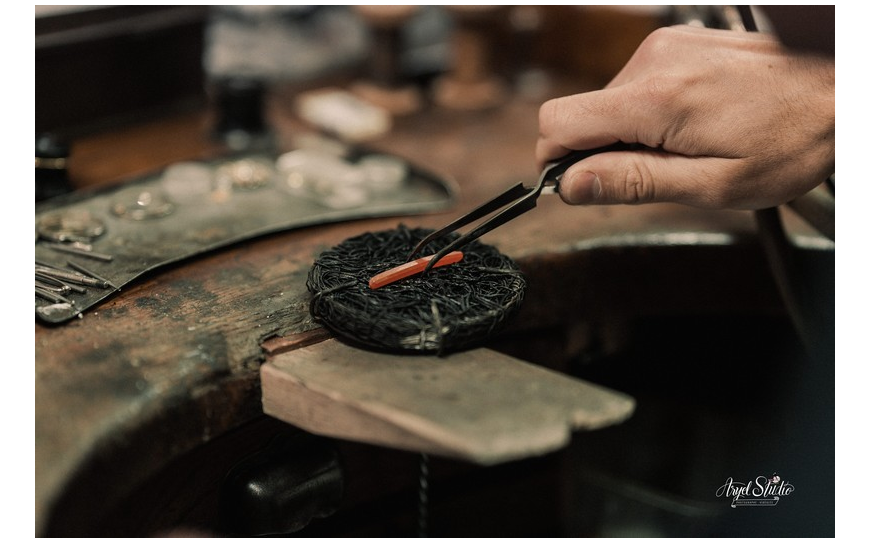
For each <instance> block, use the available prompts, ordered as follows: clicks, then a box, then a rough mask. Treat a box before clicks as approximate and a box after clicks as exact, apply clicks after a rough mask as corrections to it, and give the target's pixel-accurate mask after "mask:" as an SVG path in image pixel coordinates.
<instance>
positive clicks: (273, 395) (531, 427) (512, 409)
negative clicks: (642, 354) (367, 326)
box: [260, 340, 634, 465]
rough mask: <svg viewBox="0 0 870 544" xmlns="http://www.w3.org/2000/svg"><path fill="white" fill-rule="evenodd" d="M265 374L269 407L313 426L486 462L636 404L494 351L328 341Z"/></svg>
mask: <svg viewBox="0 0 870 544" xmlns="http://www.w3.org/2000/svg"><path fill="white" fill-rule="evenodd" d="M260 376H261V381H262V389H263V410H264V411H265V412H266V413H267V414H269V415H271V416H273V417H276V418H278V419H281V420H283V421H285V422H287V423H290V424H292V425H296V426H298V427H300V428H303V429H305V430H308V431H309V432H312V433H315V434H321V435H326V436H331V437H336V438H342V439H348V440H355V441H360V442H366V443H371V444H377V445H382V446H389V447H393V448H397V449H403V450H411V451H419V452H423V453H431V454H437V455H442V456H445V457H452V458H458V459H463V460H467V461H472V462H475V463H479V464H483V465H491V464H496V463H502V462H505V461H511V460H516V459H522V458H525V457H531V456H536V455H541V454H544V453H547V452H550V451H554V450H556V449H559V448H560V447H562V446H564V445H565V444H567V443H568V442H569V440H570V438H571V433H572V431H575V430H580V429H584V430H591V429H597V428H601V427H606V426H608V425H614V424H617V423H619V422H621V421H623V420H625V419H626V418H628V417H629V416H630V415H631V413H632V412H633V410H634V400H633V399H632V398H630V397H628V396H627V395H624V394H622V393H617V392H614V391H611V390H608V389H605V388H603V387H600V386H597V385H593V384H590V383H587V382H584V381H581V380H578V379H574V378H571V377H568V376H565V375H562V374H559V373H557V372H553V371H551V370H547V369H545V368H542V367H539V366H535V365H531V364H528V363H525V362H523V361H520V360H518V359H514V358H512V357H508V356H506V355H503V354H500V353H498V352H495V351H492V350H489V349H476V350H472V351H466V352H461V353H456V354H452V355H449V356H447V357H435V356H416V355H410V356H409V355H392V354H384V353H377V352H370V351H363V350H360V349H357V348H353V347H350V346H347V345H345V344H342V343H341V342H339V341H337V340H326V341H324V342H321V343H319V344H315V345H312V346H307V347H304V348H300V349H296V350H293V351H292V352H288V353H282V354H279V355H277V356H276V357H274V358H273V359H271V360H270V361H269V362H268V363H266V364H265V365H263V367H262V368H261V370H260Z"/></svg>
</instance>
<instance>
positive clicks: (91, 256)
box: [44, 242, 114, 262]
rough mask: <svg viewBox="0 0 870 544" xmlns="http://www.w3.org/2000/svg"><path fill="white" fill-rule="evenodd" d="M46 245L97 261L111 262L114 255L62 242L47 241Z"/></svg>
mask: <svg viewBox="0 0 870 544" xmlns="http://www.w3.org/2000/svg"><path fill="white" fill-rule="evenodd" d="M44 245H45V246H46V247H49V248H51V249H54V250H55V251H62V252H64V253H71V254H73V255H79V256H80V257H87V258H89V259H97V260H99V261H105V262H111V261H112V259H114V257H112V256H111V255H107V254H105V253H97V252H96V251H86V250H84V249H80V248H77V247H72V246H68V245H64V244H58V243H54V242H48V243H46V244H44Z"/></svg>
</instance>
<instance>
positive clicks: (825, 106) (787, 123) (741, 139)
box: [536, 26, 834, 209]
mask: <svg viewBox="0 0 870 544" xmlns="http://www.w3.org/2000/svg"><path fill="white" fill-rule="evenodd" d="M539 125H540V136H539V138H538V142H537V150H536V153H537V160H538V164H539V166H543V164H544V163H546V162H547V161H549V160H552V159H555V158H558V157H561V156H563V155H565V154H566V153H568V152H569V151H570V150H572V149H591V148H595V147H600V146H604V145H608V144H612V143H615V142H617V141H622V142H625V143H638V144H642V146H646V147H647V148H651V149H645V150H643V151H624V152H609V153H602V154H597V155H593V156H591V157H589V158H587V159H584V160H582V161H580V162H578V163H577V164H575V165H574V166H572V167H571V168H570V169H568V171H567V172H566V173H565V175H564V176H563V178H562V182H561V187H560V194H561V196H562V199H563V200H564V201H565V202H567V203H569V204H618V203H626V204H637V203H644V202H679V203H683V204H689V205H693V206H698V207H703V208H739V209H758V208H764V207H770V206H774V205H778V204H782V203H785V202H788V201H790V200H792V199H794V198H796V197H798V196H800V195H802V194H804V193H806V192H807V191H809V190H811V189H812V188H814V187H815V186H817V185H818V184H820V183H822V182H823V181H824V180H825V179H826V178H827V177H828V176H829V175H830V174H832V173H833V172H834V60H833V58H831V59H827V58H821V57H809V56H799V55H795V54H791V53H789V52H788V51H787V50H785V49H784V48H783V47H782V46H781V45H780V44H779V43H778V42H777V41H776V40H775V39H774V38H772V37H771V36H767V35H764V34H760V33H748V32H736V31H726V30H713V29H705V28H696V27H689V26H676V27H668V28H662V29H658V30H656V31H655V32H653V33H652V34H650V36H648V37H647V38H646V40H644V42H643V43H642V44H641V45H640V47H639V48H638V49H637V51H636V52H635V53H634V56H633V57H632V58H631V59H630V60H629V62H628V63H627V64H626V65H625V67H624V68H623V69H622V70H621V71H620V72H619V74H617V76H616V77H615V78H614V79H613V81H611V82H610V83H609V84H608V85H607V87H606V88H605V89H603V90H600V91H593V92H588V93H582V94H577V95H572V96H566V97H562V98H557V99H554V100H550V101H548V102H546V103H544V104H543V105H542V106H541V109H540V113H539Z"/></svg>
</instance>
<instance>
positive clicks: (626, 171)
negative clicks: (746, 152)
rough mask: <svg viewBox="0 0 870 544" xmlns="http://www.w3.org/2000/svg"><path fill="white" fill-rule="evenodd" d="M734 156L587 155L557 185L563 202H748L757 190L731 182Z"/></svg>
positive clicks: (705, 204)
mask: <svg viewBox="0 0 870 544" xmlns="http://www.w3.org/2000/svg"><path fill="white" fill-rule="evenodd" d="M740 166H741V165H740V163H739V159H728V158H718V157H687V156H683V155H675V154H670V153H661V152H655V151H620V152H609V153H601V154H598V155H593V156H591V157H589V158H587V159H584V160H582V161H580V162H578V163H577V164H575V165H573V166H571V168H569V169H568V170H567V171H566V172H565V174H564V176H562V181H561V183H560V187H559V194H560V195H561V197H562V200H564V201H565V202H567V203H568V204H641V203H647V202H677V203H681V204H688V205H691V206H696V207H700V208H753V207H759V206H756V205H755V201H757V200H759V199H763V195H758V194H752V193H751V192H745V193H744V192H743V190H742V187H744V186H748V185H749V184H734V183H733V180H734V179H735V176H738V175H740V174H739V169H740Z"/></svg>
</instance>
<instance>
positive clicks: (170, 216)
mask: <svg viewBox="0 0 870 544" xmlns="http://www.w3.org/2000/svg"><path fill="white" fill-rule="evenodd" d="M375 156H378V157H381V158H383V157H384V155H383V154H381V153H374V152H368V151H362V150H354V151H352V152H351V153H350V154H349V156H348V158H338V159H337V158H336V157H332V158H329V157H324V159H323V163H322V165H321V166H322V168H320V169H318V170H316V171H314V173H312V169H311V168H309V169H308V170H306V171H292V172H291V171H288V170H287V169H286V168H283V167H281V161H280V160H279V159H280V155H278V154H269V153H259V154H246V155H243V156H230V157H224V158H220V159H215V160H211V161H200V162H190V163H183V164H181V165H174V166H170V167H168V168H166V169H164V170H162V171H160V172H156V173H154V174H151V175H148V176H144V177H141V178H137V179H134V180H131V181H130V182H128V183H125V184H123V185H120V186H118V187H115V188H112V189H111V190H108V191H101V192H98V193H93V194H87V195H73V196H72V197H70V198H62V199H56V200H52V201H49V202H46V203H44V204H42V205H40V206H39V207H38V208H37V213H36V223H37V224H39V222H40V220H41V219H44V218H45V217H47V216H49V215H52V214H58V213H60V214H63V213H70V214H80V213H81V212H87V213H89V214H91V215H92V216H93V217H96V218H98V219H99V220H101V221H103V222H104V224H105V233H104V234H101V235H100V236H99V237H97V238H95V239H94V240H92V241H91V242H90V245H91V246H92V251H93V252H94V254H103V255H108V256H111V261H103V260H99V259H93V258H89V257H88V256H87V254H79V255H70V254H69V253H66V252H60V251H58V250H57V249H55V248H56V247H57V244H56V243H55V242H56V240H44V239H42V238H41V237H40V236H39V234H37V241H36V249H35V258H36V261H37V263H44V264H48V265H51V266H54V267H59V268H62V269H65V270H69V271H70V272H72V271H73V270H72V268H71V266H70V264H69V263H70V262H72V263H73V266H75V265H78V266H79V268H81V267H85V269H86V270H88V271H90V272H92V273H93V274H95V275H97V276H101V277H102V278H104V279H105V280H107V281H108V282H110V283H111V284H112V285H113V286H114V287H117V288H120V287H122V286H124V285H126V284H128V283H130V282H131V281H133V280H135V279H136V278H137V277H139V276H140V275H142V274H143V273H145V272H148V271H151V270H154V269H156V268H159V267H161V266H164V265H167V264H169V263H173V262H177V261H180V260H183V259H187V258H190V257H193V256H196V255H198V254H202V253H204V252H208V251H212V250H215V249H219V248H222V247H225V246H227V245H229V244H233V243H238V242H240V241H244V240H248V239H251V238H254V237H257V236H262V235H265V234H270V233H274V232H279V231H283V230H288V229H293V228H299V227H306V226H312V225H320V224H326V223H334V222H339V221H349V220H354V219H362V218H371V217H387V216H393V215H411V214H420V213H427V212H434V211H437V210H441V209H444V208H446V207H448V206H449V205H450V204H451V203H452V202H453V200H454V196H455V192H456V191H455V185H454V184H453V183H452V182H451V181H450V180H448V179H445V178H443V177H439V176H436V175H434V174H432V173H430V172H426V171H423V170H421V169H419V168H417V167H415V166H414V165H412V164H408V163H407V162H405V161H403V160H402V159H399V158H398V157H394V156H387V157H388V158H389V159H390V160H392V161H401V162H404V163H405V165H406V166H407V170H406V175H405V178H404V180H402V182H401V183H398V184H396V183H391V184H390V187H389V189H388V190H384V189H383V188H382V187H378V186H377V183H376V182H375V181H374V180H371V179H368V178H366V177H365V176H364V175H363V176H362V177H360V176H358V175H356V174H358V173H359V172H356V170H359V171H362V170H364V168H363V165H364V164H366V163H368V162H370V161H367V160H366V159H371V158H373V157H375ZM336 160H339V161H343V163H336ZM244 161H247V162H244ZM285 162H286V161H285ZM311 165H312V163H311V161H309V163H308V166H309V167H310V166H311ZM314 165H315V166H317V164H316V161H315V162H314ZM358 165H359V166H358ZM173 168H174V170H173ZM282 168H283V169H282ZM355 172H356V173H355ZM348 175H349V177H348ZM300 176H302V177H300ZM305 176H308V178H309V179H308V180H305V179H302V178H304V177H305ZM314 178H316V179H314ZM351 178H352V179H351ZM306 184H307V185H306ZM53 243H54V248H53V247H52V244H53ZM113 292H114V289H112V288H107V289H100V288H96V287H86V290H85V292H84V293H75V292H73V293H69V294H65V295H63V296H64V297H65V298H66V299H68V300H70V301H71V302H72V304H67V303H52V302H48V301H46V300H44V299H42V298H40V297H38V296H37V298H36V316H37V318H38V319H39V320H41V321H43V322H46V323H62V322H65V321H68V320H69V319H71V318H73V317H76V316H78V315H81V312H82V311H84V310H86V309H88V308H90V307H92V306H93V305H95V304H97V303H98V302H100V301H101V300H103V299H105V298H106V297H108V296H110V295H111V294H112V293H113Z"/></svg>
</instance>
